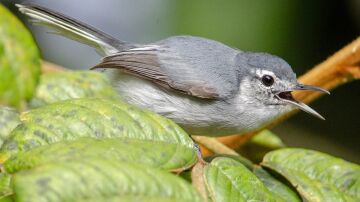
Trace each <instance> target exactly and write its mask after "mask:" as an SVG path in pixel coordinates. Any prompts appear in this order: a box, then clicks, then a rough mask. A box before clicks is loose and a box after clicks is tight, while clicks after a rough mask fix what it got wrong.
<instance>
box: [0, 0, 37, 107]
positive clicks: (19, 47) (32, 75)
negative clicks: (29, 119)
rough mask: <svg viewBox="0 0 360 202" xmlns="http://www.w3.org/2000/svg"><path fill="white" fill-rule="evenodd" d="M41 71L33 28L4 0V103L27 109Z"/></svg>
mask: <svg viewBox="0 0 360 202" xmlns="http://www.w3.org/2000/svg"><path fill="white" fill-rule="evenodd" d="M39 75H40V55H39V50H38V48H37V47H36V44H35V42H34V40H33V38H32V36H31V34H30V32H29V31H28V30H27V29H26V28H25V27H24V25H23V24H22V23H21V22H20V21H19V20H18V19H17V18H16V17H15V16H14V15H12V14H11V12H9V11H8V10H7V9H6V8H4V7H3V6H2V5H1V4H0V81H1V82H0V104H5V105H11V106H14V107H17V108H21V109H24V108H25V101H27V100H29V99H30V98H31V97H32V95H33V93H34V91H35V88H36V85H37V83H38V79H39Z"/></svg>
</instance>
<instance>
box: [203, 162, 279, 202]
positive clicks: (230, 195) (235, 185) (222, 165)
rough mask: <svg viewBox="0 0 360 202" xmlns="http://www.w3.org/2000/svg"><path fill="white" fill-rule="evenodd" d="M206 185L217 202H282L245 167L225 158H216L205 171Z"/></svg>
mask: <svg viewBox="0 0 360 202" xmlns="http://www.w3.org/2000/svg"><path fill="white" fill-rule="evenodd" d="M204 177H205V184H206V186H207V188H208V191H209V193H210V196H211V198H212V199H213V200H214V201H215V202H217V201H282V200H281V199H279V198H277V197H276V196H275V195H273V194H272V193H271V192H270V191H269V190H268V189H267V188H266V187H265V186H264V184H263V183H262V182H261V181H260V180H259V179H258V178H257V177H256V176H255V175H254V174H253V173H252V172H251V171H249V170H248V169H247V168H246V167H245V166H244V165H242V164H241V163H239V162H238V161H236V160H233V159H231V158H225V157H218V158H215V159H214V160H213V161H212V162H211V163H210V164H208V165H207V166H205V170H204Z"/></svg>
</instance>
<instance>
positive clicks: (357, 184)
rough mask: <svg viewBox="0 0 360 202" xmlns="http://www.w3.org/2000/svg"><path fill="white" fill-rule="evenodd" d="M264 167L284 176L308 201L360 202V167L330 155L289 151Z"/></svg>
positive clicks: (273, 154) (267, 158)
mask: <svg viewBox="0 0 360 202" xmlns="http://www.w3.org/2000/svg"><path fill="white" fill-rule="evenodd" d="M262 165H263V166H265V167H268V168H270V169H272V170H274V171H276V172H278V173H279V174H281V175H283V176H284V177H285V178H286V179H287V180H288V181H289V182H290V183H291V184H292V185H293V186H294V187H296V189H297V191H298V192H299V193H300V194H301V196H302V197H303V198H304V199H305V200H307V201H327V202H331V201H360V166H359V165H356V164H353V163H349V162H346V161H344V160H342V159H340V158H335V157H333V156H330V155H328V154H324V153H321V152H317V151H312V150H306V149H295V148H287V149H280V150H276V151H273V152H270V153H269V154H267V155H266V156H265V157H264V160H263V162H262Z"/></svg>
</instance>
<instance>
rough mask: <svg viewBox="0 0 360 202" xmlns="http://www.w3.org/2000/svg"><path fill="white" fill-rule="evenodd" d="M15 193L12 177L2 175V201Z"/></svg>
mask: <svg viewBox="0 0 360 202" xmlns="http://www.w3.org/2000/svg"><path fill="white" fill-rule="evenodd" d="M12 193H13V190H12V188H11V175H9V174H7V173H0V199H2V198H4V197H6V196H9V195H11V194H12Z"/></svg>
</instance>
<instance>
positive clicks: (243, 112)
mask: <svg viewBox="0 0 360 202" xmlns="http://www.w3.org/2000/svg"><path fill="white" fill-rule="evenodd" d="M16 6H17V7H18V8H19V11H20V12H22V13H23V14H25V15H26V16H28V17H30V19H31V21H32V22H33V23H35V24H39V25H44V26H47V27H49V28H50V29H53V30H54V31H55V33H56V34H59V35H62V36H65V37H68V38H70V39H72V40H75V41H78V42H81V43H84V44H87V45H89V46H91V47H93V48H95V49H96V51H97V52H98V53H99V54H100V55H101V56H102V57H103V58H102V60H101V61H100V62H99V64H97V65H94V66H93V67H92V68H91V69H102V70H106V71H104V74H106V75H107V76H108V77H109V80H110V81H111V84H112V85H113V86H114V88H115V89H116V91H117V92H118V93H119V95H120V97H121V98H122V99H123V100H125V101H126V102H128V103H130V104H132V105H135V106H138V107H140V108H144V109H147V110H151V111H154V112H156V113H158V114H160V115H163V116H165V117H167V118H169V119H171V120H173V121H174V122H176V123H177V124H179V125H180V126H181V127H182V128H183V129H184V130H185V131H186V132H188V133H189V134H191V135H203V136H212V137H218V136H227V135H233V134H243V133H247V132H252V131H255V130H258V129H260V128H262V127H264V126H266V125H267V124H269V123H270V122H272V121H273V120H274V119H277V118H279V117H280V116H282V115H283V114H285V113H288V112H290V111H292V110H294V109H301V110H303V111H305V112H307V113H309V114H312V115H314V116H316V117H318V118H320V119H324V118H323V117H322V116H321V115H320V114H319V113H317V112H316V111H315V110H313V109H312V108H310V107H309V106H307V105H306V104H304V103H302V102H300V101H298V100H296V99H294V97H293V96H292V94H291V93H292V92H293V91H296V90H313V91H320V92H323V93H327V94H329V92H328V91H327V90H325V89H322V88H320V87H317V86H311V85H305V84H301V83H299V82H298V80H297V78H296V74H295V73H294V71H293V70H292V68H291V67H290V65H289V64H288V63H287V62H286V61H285V60H283V59H281V58H280V57H278V56H275V55H272V54H269V53H261V52H248V51H242V50H239V49H236V48H232V47H230V46H227V45H225V44H223V43H221V42H217V41H214V40H211V39H206V38H202V37H196V36H188V35H181V36H171V37H168V38H166V39H163V40H160V41H157V42H153V43H149V44H136V43H130V42H125V41H122V40H118V39H116V38H114V37H112V36H110V35H108V34H106V33H104V32H102V31H100V30H97V29H95V28H94V27H92V26H90V25H87V24H85V23H83V22H80V21H78V20H76V19H73V18H71V17H68V16H66V15H64V14H61V13H59V12H57V11H54V10H51V9H49V8H45V7H42V6H39V5H35V4H17V5H16Z"/></svg>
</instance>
